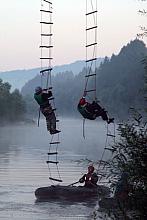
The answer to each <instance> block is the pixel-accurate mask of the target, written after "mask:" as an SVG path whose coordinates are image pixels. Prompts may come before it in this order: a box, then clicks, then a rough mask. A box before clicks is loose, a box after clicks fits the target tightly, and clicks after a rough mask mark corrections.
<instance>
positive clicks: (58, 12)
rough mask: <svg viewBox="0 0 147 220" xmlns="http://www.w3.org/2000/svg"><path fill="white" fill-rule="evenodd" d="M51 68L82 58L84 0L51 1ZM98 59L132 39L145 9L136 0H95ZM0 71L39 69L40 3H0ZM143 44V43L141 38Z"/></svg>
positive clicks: (37, 0)
mask: <svg viewBox="0 0 147 220" xmlns="http://www.w3.org/2000/svg"><path fill="white" fill-rule="evenodd" d="M52 2H53V12H54V13H53V22H54V25H53V33H54V39H53V45H54V49H53V58H54V60H53V65H61V64H66V63H71V62H74V61H76V60H84V59H85V5H86V0H52ZM97 2H98V11H99V13H98V27H99V28H98V57H104V56H111V55H112V53H114V54H117V53H118V52H119V51H120V49H121V47H122V46H123V45H126V44H127V43H128V42H129V41H130V40H133V39H135V38H136V35H137V33H139V31H140V30H139V26H141V25H142V26H145V25H146V20H147V16H141V15H139V13H138V10H139V9H143V8H145V9H146V8H147V7H146V6H147V3H146V2H141V1H138V0H97ZM0 3H1V4H0V5H1V6H0V27H1V31H0V45H1V47H0V71H7V70H15V69H30V68H36V67H39V66H40V60H39V57H40V49H39V45H40V23H39V22H40V5H41V4H40V0H13V1H12V0H7V1H2V0H0ZM144 41H145V42H146V40H145V39H144Z"/></svg>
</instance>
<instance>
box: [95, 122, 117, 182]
mask: <svg viewBox="0 0 147 220" xmlns="http://www.w3.org/2000/svg"><path fill="white" fill-rule="evenodd" d="M112 132H113V134H112V133H111V131H110V130H109V125H108V124H107V133H106V140H105V146H104V150H103V152H102V155H101V158H100V160H99V163H98V168H97V174H98V175H101V177H100V178H99V180H98V181H99V182H100V181H101V179H102V178H103V177H106V174H107V171H108V167H107V166H106V165H107V164H106V163H105V161H104V163H103V159H104V156H105V152H106V150H108V146H110V145H109V140H113V143H115V123H113V131H112ZM110 157H111V156H110ZM100 169H101V170H103V173H104V172H105V173H104V174H100ZM107 183H110V181H108V182H107Z"/></svg>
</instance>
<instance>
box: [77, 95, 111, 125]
mask: <svg viewBox="0 0 147 220" xmlns="http://www.w3.org/2000/svg"><path fill="white" fill-rule="evenodd" d="M78 111H79V112H80V113H81V115H82V116H83V117H84V118H87V119H90V120H95V119H96V118H97V117H99V116H101V117H102V119H103V120H104V121H107V123H108V124H110V123H112V122H114V118H108V115H107V112H106V111H105V109H103V108H102V107H101V106H100V105H99V104H98V103H97V102H95V101H93V102H92V103H89V102H87V101H86V99H85V97H82V98H81V99H80V101H79V104H78Z"/></svg>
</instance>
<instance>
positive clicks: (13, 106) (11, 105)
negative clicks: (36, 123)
mask: <svg viewBox="0 0 147 220" xmlns="http://www.w3.org/2000/svg"><path fill="white" fill-rule="evenodd" d="M10 90H11V85H10V84H9V83H7V82H6V83H3V81H2V80H1V79H0V121H1V124H2V123H3V122H15V121H18V120H22V119H23V118H24V114H25V102H24V100H23V97H22V95H21V94H20V92H19V90H17V89H16V90H14V91H13V92H10Z"/></svg>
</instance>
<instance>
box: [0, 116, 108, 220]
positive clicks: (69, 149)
mask: <svg viewBox="0 0 147 220" xmlns="http://www.w3.org/2000/svg"><path fill="white" fill-rule="evenodd" d="M98 123H99V124H98ZM61 130H62V134H61V146H60V152H59V155H60V157H59V161H60V162H61V163H60V171H61V176H62V178H63V180H64V183H63V184H64V185H68V184H70V183H72V182H75V181H77V180H78V179H79V178H80V177H81V176H82V175H83V173H85V172H86V167H84V166H83V165H82V164H78V163H76V162H75V161H76V160H79V159H84V158H86V157H88V156H89V157H90V158H93V159H98V158H100V156H101V153H102V151H103V147H104V142H105V133H106V129H105V125H104V124H100V122H97V123H87V125H86V139H85V140H84V139H83V137H82V121H81V120H73V119H64V120H62V127H61ZM49 142H50V135H49V134H48V132H47V131H46V125H45V122H44V121H42V122H41V126H40V127H39V128H37V126H34V125H32V126H24V125H21V126H20V125H19V126H18V125H17V126H9V127H4V128H1V129H0V219H2V220H13V219H14V220H20V219H21V220H26V219H27V220H32V219H34V220H54V219H56V220H58V219H71V220H72V219H77V220H78V219H83V220H85V219H91V213H92V212H93V209H94V207H95V205H96V202H95V201H93V202H91V201H90V202H88V201H84V202H79V203H77V202H76V203H74V202H69V201H68V202H67V201H64V202H63V201H62V202H59V201H50V202H43V203H36V202H35V201H36V199H35V196H34V191H35V189H36V188H38V187H41V186H47V185H50V183H49V179H48V168H47V165H46V160H47V154H46V153H47V151H48V144H49Z"/></svg>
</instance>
